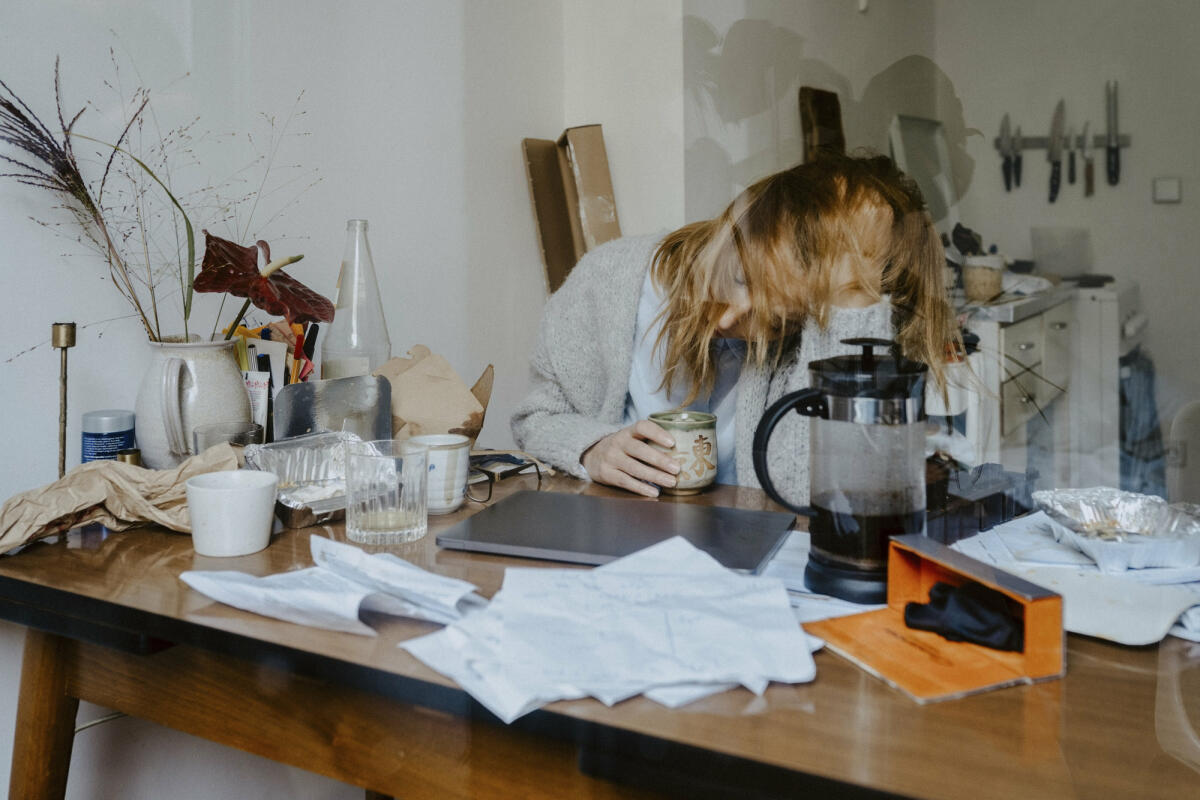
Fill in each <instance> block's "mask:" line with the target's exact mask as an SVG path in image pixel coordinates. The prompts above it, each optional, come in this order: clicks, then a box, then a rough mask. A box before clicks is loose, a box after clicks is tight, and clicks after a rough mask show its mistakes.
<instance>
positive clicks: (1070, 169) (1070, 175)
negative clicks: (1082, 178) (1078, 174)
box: [1067, 150, 1075, 183]
mask: <svg viewBox="0 0 1200 800" xmlns="http://www.w3.org/2000/svg"><path fill="white" fill-rule="evenodd" d="M1067 183H1075V151H1074V150H1072V151H1071V152H1070V153H1069V154H1068V155H1067Z"/></svg>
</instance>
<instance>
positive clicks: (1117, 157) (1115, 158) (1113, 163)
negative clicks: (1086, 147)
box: [1106, 147, 1121, 186]
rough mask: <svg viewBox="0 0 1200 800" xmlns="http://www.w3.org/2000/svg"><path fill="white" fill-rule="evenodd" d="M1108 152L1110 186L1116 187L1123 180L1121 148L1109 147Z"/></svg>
mask: <svg viewBox="0 0 1200 800" xmlns="http://www.w3.org/2000/svg"><path fill="white" fill-rule="evenodd" d="M1106 151H1107V155H1108V159H1107V160H1108V185H1109V186H1116V185H1117V181H1118V180H1120V178H1121V148H1120V147H1108V148H1106Z"/></svg>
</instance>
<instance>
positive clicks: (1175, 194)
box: [1154, 178, 1183, 203]
mask: <svg viewBox="0 0 1200 800" xmlns="http://www.w3.org/2000/svg"><path fill="white" fill-rule="evenodd" d="M1181 200H1183V180H1182V179H1181V178H1155V179H1154V202H1156V203H1178V202H1180V201H1181Z"/></svg>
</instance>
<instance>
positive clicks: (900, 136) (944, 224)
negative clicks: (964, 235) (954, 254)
mask: <svg viewBox="0 0 1200 800" xmlns="http://www.w3.org/2000/svg"><path fill="white" fill-rule="evenodd" d="M888 144H889V146H890V148H891V153H892V160H893V161H895V162H896V166H898V167H899V168H900V169H901V170H903V171H904V172H905V173H907V174H908V175H909V176H910V177H912V179H913V180H915V181H916V182H917V186H919V187H920V189H921V194H923V195H924V196H925V204H926V205H927V206H928V207H929V214H930V216H932V217H933V221H934V224H935V225H936V226H937V229H938V231H941V232H948V231H950V230H951V229H953V228H954V225H955V223H957V222H958V195H957V193H956V192H955V190H954V173H953V170H952V168H951V166H950V147H949V146H948V145H947V143H946V131H945V127H944V126H943V125H942V123H941V122H940V121H938V120H936V119H925V118H923V117H910V116H907V115H905V114H897V115H896V117H895V118H894V119H893V120H892V124H891V128H890V129H889V131H888Z"/></svg>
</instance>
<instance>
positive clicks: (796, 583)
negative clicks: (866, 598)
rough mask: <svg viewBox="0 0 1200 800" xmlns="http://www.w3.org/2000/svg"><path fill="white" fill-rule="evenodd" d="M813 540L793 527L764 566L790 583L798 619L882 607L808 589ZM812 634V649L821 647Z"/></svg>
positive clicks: (766, 571)
mask: <svg viewBox="0 0 1200 800" xmlns="http://www.w3.org/2000/svg"><path fill="white" fill-rule="evenodd" d="M810 544H811V538H810V537H809V535H808V531H792V532H791V533H789V534H788V538H787V539H785V540H784V542H783V545H781V546H780V548H779V551H778V552H777V553H776V554H775V556H774V557H773V558H772V559H771V560H770V561H769V562H768V563H767V566H766V568H765V569H763V576H764V577H770V578H779V579H780V580H781V581H783V585H784V586H786V587H787V590H788V600H789V601H790V602H791V604H792V613H793V614H794V615H795V617H796V619H797V621H799V622H802V623H803V622H817V621H819V620H823V619H832V618H833V617H845V616H849V615H850V614H861V613H863V612H864V611H874V610H876V609H879V608H883V606H882V605H861V604H859V603H851V602H848V601H846V600H840V599H838V598H836V597H830V596H828V595H824V594H816V593H815V592H811V591H809V589H808V587H807V586H806V585H805V584H804V568H805V567H807V566H808V552H809V548H810ZM809 638H810V639H812V642H813V643H814V647H813V649H814V650H816V649H819V648H820V646H821V644H822V643H821V640H820V639H818V638H816V637H815V636H812V637H809Z"/></svg>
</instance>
